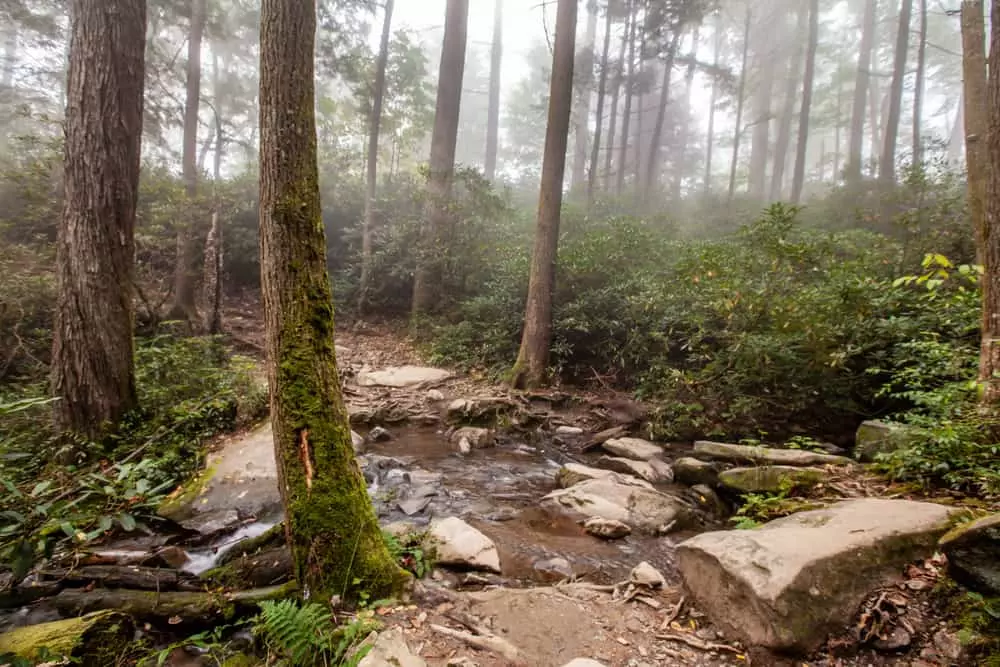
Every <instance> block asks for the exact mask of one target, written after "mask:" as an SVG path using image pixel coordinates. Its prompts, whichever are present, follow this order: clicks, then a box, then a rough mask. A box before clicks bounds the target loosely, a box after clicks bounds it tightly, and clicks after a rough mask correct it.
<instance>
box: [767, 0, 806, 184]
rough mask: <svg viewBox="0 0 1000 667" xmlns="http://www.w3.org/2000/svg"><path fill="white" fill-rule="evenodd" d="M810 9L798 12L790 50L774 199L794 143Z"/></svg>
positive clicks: (773, 176) (776, 153) (777, 145)
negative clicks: (792, 45) (804, 37)
mask: <svg viewBox="0 0 1000 667" xmlns="http://www.w3.org/2000/svg"><path fill="white" fill-rule="evenodd" d="M807 18H808V11H807V10H806V9H805V8H800V9H799V10H798V11H797V12H796V21H795V32H794V33H793V35H794V36H793V39H794V40H795V47H794V48H793V49H792V50H791V51H790V52H789V58H788V74H787V76H788V78H787V79H786V80H785V96H784V106H783V107H782V109H781V118H780V120H779V122H778V138H777V139H776V140H775V142H774V164H773V165H772V167H771V197H770V199H771V200H772V201H776V200H778V199H781V193H782V191H783V190H784V185H785V163H786V162H788V148H789V146H790V145H791V143H792V120H793V119H794V116H795V102H796V100H797V99H798V97H799V80H800V77H801V75H802V74H801V71H802V68H801V64H802V55H803V54H802V52H803V50H804V49H803V44H805V40H804V39H803V33H804V32H805V31H806V19H807Z"/></svg>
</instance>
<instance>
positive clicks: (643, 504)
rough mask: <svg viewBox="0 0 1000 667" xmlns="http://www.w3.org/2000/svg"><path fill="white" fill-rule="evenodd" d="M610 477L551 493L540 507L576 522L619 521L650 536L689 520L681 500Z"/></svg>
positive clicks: (639, 483) (640, 483)
mask: <svg viewBox="0 0 1000 667" xmlns="http://www.w3.org/2000/svg"><path fill="white" fill-rule="evenodd" d="M612 474H614V475H615V476H614V477H599V478H596V479H590V480H586V481H583V482H579V483H577V484H574V485H573V486H571V487H569V488H568V489H560V490H557V491H553V492H552V493H550V494H549V495H547V496H545V497H544V498H543V499H542V505H543V506H544V507H548V508H549V509H552V510H554V511H557V512H560V513H563V514H566V515H567V516H569V517H571V518H573V519H577V520H586V519H590V518H591V517H599V518H601V519H611V520H614V521H621V522H622V523H625V524H628V525H629V526H632V527H633V528H635V529H637V530H640V531H642V532H644V533H647V534H651V535H659V534H663V533H667V532H669V531H670V530H672V529H675V528H681V527H683V524H685V523H686V522H687V520H688V519H689V510H690V507H689V506H688V504H687V503H685V502H684V501H682V500H681V499H679V498H676V497H674V496H671V495H667V494H665V493H660V492H659V491H655V490H654V489H653V488H651V487H650V486H649V484H648V483H647V482H643V481H642V480H639V479H635V478H632V479H633V481H631V482H624V481H623V480H622V478H624V477H625V476H624V475H617V474H615V473H612Z"/></svg>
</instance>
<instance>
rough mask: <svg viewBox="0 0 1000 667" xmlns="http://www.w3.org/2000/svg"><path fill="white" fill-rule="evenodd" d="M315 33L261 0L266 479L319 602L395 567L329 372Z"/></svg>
mask: <svg viewBox="0 0 1000 667" xmlns="http://www.w3.org/2000/svg"><path fill="white" fill-rule="evenodd" d="M315 34H316V9H315V5H314V4H313V3H310V2H287V0H263V2H262V3H261V13H260V61H261V62H260V248H261V289H262V292H263V296H264V325H265V326H264V329H265V334H266V341H267V344H266V348H267V359H268V364H267V370H268V384H269V386H270V387H271V421H272V425H273V430H274V449H275V459H276V461H277V465H278V487H279V489H280V491H281V498H282V501H283V503H284V507H285V529H286V532H287V535H288V537H287V540H288V544H289V546H290V547H291V550H292V556H293V558H294V561H295V578H296V580H297V581H298V582H299V585H300V586H301V588H302V590H303V591H304V592H305V594H306V595H307V596H308V597H309V598H310V599H313V600H318V601H320V603H321V604H326V603H328V602H329V601H330V600H331V599H333V598H334V597H337V596H344V597H345V598H346V599H347V600H349V601H350V600H356V599H357V598H358V595H359V594H360V593H361V592H362V591H364V592H367V593H369V594H371V595H372V596H373V597H374V598H380V597H391V596H393V595H395V594H397V593H398V592H399V590H400V585H401V583H402V582H403V581H404V578H403V574H402V570H400V569H399V568H398V567H397V566H396V564H395V563H394V562H393V559H392V557H391V556H390V555H389V552H388V550H387V549H386V546H385V543H384V542H383V540H382V533H381V530H380V529H379V525H378V521H377V520H376V517H375V513H374V511H373V510H372V506H371V502H370V500H369V498H368V492H367V489H366V486H365V481H364V478H363V477H362V475H361V470H360V469H359V467H358V464H357V461H356V460H355V459H354V449H353V448H352V446H351V430H350V427H349V425H348V420H347V411H346V409H345V407H344V402H343V398H342V395H341V391H340V381H339V378H338V376H337V361H336V356H335V353H334V344H333V341H334V319H333V318H334V313H333V299H332V295H331V291H330V280H329V276H328V275H327V268H326V238H325V233H324V230H323V222H322V210H321V207H320V199H319V176H318V168H317V154H316V117H315V111H314V106H313V105H314V96H315V92H314V85H315V84H314V61H313V47H314V40H315ZM460 80H461V77H459V81H460Z"/></svg>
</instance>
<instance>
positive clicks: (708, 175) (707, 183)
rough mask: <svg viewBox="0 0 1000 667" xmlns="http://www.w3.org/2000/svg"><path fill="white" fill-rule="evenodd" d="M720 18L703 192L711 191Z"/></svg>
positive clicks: (709, 111)
mask: <svg viewBox="0 0 1000 667" xmlns="http://www.w3.org/2000/svg"><path fill="white" fill-rule="evenodd" d="M722 35H723V32H722V25H721V19H720V21H719V22H717V23H716V25H715V48H714V49H713V50H712V69H713V73H712V92H711V94H710V95H709V98H708V132H707V133H706V136H705V144H706V146H705V176H704V184H703V190H704V192H705V194H706V195H707V194H709V193H710V192H711V191H712V149H713V148H715V102H716V100H717V99H718V96H719V80H718V70H719V55H720V52H721V51H722Z"/></svg>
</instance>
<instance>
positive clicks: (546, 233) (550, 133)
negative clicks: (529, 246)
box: [511, 0, 628, 388]
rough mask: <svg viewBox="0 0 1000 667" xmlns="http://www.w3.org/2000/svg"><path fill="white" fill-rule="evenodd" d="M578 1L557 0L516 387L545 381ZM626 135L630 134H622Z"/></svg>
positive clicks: (550, 331) (514, 379)
mask: <svg viewBox="0 0 1000 667" xmlns="http://www.w3.org/2000/svg"><path fill="white" fill-rule="evenodd" d="M576 5H577V2H576V0H559V5H558V8H557V10H556V38H555V48H554V50H553V53H552V78H551V83H550V88H549V118H548V124H547V126H546V130H545V154H544V157H543V160H542V183H541V189H540V192H539V196H538V224H537V227H536V231H535V247H534V250H533V252H532V256H531V277H530V279H529V281H528V302H527V306H526V308H525V314H524V333H523V336H522V338H521V349H520V351H519V352H518V355H517V362H516V363H515V364H514V369H513V371H512V373H511V377H512V379H511V382H512V384H513V386H514V387H519V388H531V387H537V386H539V385H542V384H544V383H545V381H546V379H547V374H548V361H549V347H550V346H551V343H552V297H553V292H554V291H555V278H556V276H555V273H556V250H557V244H558V242H559V212H560V208H561V207H562V190H563V188H562V185H563V173H564V170H565V168H566V145H567V143H568V138H569V123H570V111H571V107H572V101H573V55H574V53H573V52H574V42H575V41H576ZM626 136H628V135H626Z"/></svg>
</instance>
